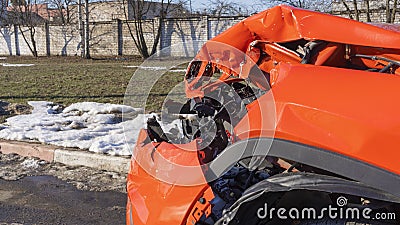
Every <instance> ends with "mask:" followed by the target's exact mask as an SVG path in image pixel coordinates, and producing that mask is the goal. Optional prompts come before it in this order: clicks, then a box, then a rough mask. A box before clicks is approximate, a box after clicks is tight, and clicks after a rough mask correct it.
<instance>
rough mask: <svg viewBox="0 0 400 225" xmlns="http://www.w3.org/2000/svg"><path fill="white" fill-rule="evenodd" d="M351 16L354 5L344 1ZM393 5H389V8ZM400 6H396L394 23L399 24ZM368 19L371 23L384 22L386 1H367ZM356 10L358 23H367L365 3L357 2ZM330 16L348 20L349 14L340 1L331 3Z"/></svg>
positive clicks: (351, 2)
mask: <svg viewBox="0 0 400 225" xmlns="http://www.w3.org/2000/svg"><path fill="white" fill-rule="evenodd" d="M346 3H347V5H348V7H349V9H350V10H351V12H352V13H351V14H352V15H353V17H354V4H353V1H346ZM392 6H393V3H391V7H392ZM399 7H400V4H399V5H398V6H397V10H396V16H395V23H400V10H399ZM369 8H370V18H371V22H373V23H385V22H386V1H382V0H369ZM357 9H358V11H359V12H360V16H359V17H360V21H362V22H367V13H366V12H367V4H366V1H357ZM332 14H333V15H338V16H343V17H346V18H349V13H348V11H347V10H346V7H345V6H344V5H343V3H342V2H341V1H338V0H336V1H333V2H332Z"/></svg>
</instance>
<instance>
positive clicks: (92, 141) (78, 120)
mask: <svg viewBox="0 0 400 225" xmlns="http://www.w3.org/2000/svg"><path fill="white" fill-rule="evenodd" d="M28 104H29V105H31V106H32V107H33V110H32V113H31V114H26V115H18V116H14V117H11V118H8V119H7V122H6V123H5V124H3V125H0V138H2V139H7V140H18V141H39V142H42V143H47V144H52V145H57V146H61V147H74V148H80V149H88V150H89V151H92V152H99V153H106V154H110V155H131V151H132V149H130V148H132V146H133V145H134V144H135V143H136V141H137V137H138V135H139V131H140V129H141V128H143V127H145V125H146V121H147V119H148V118H149V117H152V116H154V115H153V114H143V109H137V108H132V107H129V106H125V105H116V104H108V103H96V102H81V103H75V104H72V105H70V106H69V107H67V108H65V109H63V110H62V107H60V106H59V105H55V104H53V103H52V102H45V101H31V102H28ZM123 112H125V113H129V116H130V118H132V119H130V120H127V121H122V119H121V115H122V113H123ZM161 126H162V127H163V129H164V130H165V131H169V130H170V129H172V128H177V127H178V129H179V126H180V120H179V119H177V120H173V121H172V122H169V123H166V124H163V123H161ZM125 134H127V135H125Z"/></svg>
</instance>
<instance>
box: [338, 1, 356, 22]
mask: <svg viewBox="0 0 400 225" xmlns="http://www.w3.org/2000/svg"><path fill="white" fill-rule="evenodd" d="M341 1H342V4H343V5H344V7H345V8H346V11H347V13H348V14H349V18H350V19H354V18H353V15H352V14H351V10H350V7H349V5H347V3H346V1H345V0H341Z"/></svg>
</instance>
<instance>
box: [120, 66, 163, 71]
mask: <svg viewBox="0 0 400 225" xmlns="http://www.w3.org/2000/svg"><path fill="white" fill-rule="evenodd" d="M124 67H126V68H138V69H143V70H154V71H157V70H166V69H167V67H164V66H124Z"/></svg>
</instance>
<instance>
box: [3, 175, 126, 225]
mask: <svg viewBox="0 0 400 225" xmlns="http://www.w3.org/2000/svg"><path fill="white" fill-rule="evenodd" d="M125 204H126V195H125V194H124V193H121V192H115V191H106V192H96V191H81V190H78V189H77V188H76V187H74V186H73V185H71V184H68V183H67V182H65V181H62V180H59V179H57V178H55V177H53V176H31V177H25V178H22V179H20V180H17V181H5V180H2V179H0V224H1V223H6V224H11V223H17V224H108V225H109V224H112V225H113V224H124V223H125Z"/></svg>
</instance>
